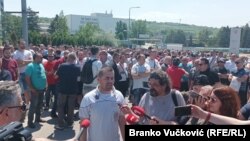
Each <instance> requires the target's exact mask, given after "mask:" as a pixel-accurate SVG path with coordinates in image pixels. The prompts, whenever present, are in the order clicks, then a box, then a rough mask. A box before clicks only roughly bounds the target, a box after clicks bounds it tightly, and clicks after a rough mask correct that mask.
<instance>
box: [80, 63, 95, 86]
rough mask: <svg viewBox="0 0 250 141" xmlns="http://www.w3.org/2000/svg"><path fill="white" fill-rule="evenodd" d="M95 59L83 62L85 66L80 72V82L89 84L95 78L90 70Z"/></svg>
mask: <svg viewBox="0 0 250 141" xmlns="http://www.w3.org/2000/svg"><path fill="white" fill-rule="evenodd" d="M96 60H97V59H93V60H91V59H87V61H86V62H85V64H84V65H83V67H82V71H81V81H82V82H83V83H84V84H91V83H92V82H93V81H94V80H95V78H96V76H94V75H93V70H92V64H93V62H95V61H96Z"/></svg>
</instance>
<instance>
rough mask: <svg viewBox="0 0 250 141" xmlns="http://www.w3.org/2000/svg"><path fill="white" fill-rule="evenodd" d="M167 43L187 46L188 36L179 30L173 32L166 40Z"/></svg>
mask: <svg viewBox="0 0 250 141" xmlns="http://www.w3.org/2000/svg"><path fill="white" fill-rule="evenodd" d="M165 42H166V43H179V44H184V45H185V44H186V36H185V33H184V31H182V30H178V31H174V30H171V31H170V32H169V33H168V35H167V36H166V39H165Z"/></svg>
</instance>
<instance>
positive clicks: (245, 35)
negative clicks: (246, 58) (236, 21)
mask: <svg viewBox="0 0 250 141" xmlns="http://www.w3.org/2000/svg"><path fill="white" fill-rule="evenodd" d="M241 47H242V48H250V28H249V25H248V24H246V25H245V26H244V27H242V29H241Z"/></svg>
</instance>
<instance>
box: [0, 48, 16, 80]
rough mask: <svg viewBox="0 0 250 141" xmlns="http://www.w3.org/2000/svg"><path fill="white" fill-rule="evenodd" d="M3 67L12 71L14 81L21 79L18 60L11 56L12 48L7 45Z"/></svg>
mask: <svg viewBox="0 0 250 141" xmlns="http://www.w3.org/2000/svg"><path fill="white" fill-rule="evenodd" d="M2 61H3V62H2V63H3V64H2V68H3V69H5V70H8V71H9V72H10V73H11V77H12V80H13V81H16V80H18V79H19V73H18V65H17V62H16V60H14V59H12V58H11V48H10V47H8V46H6V47H5V48H4V49H3V60H2Z"/></svg>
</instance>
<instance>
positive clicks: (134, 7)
mask: <svg viewBox="0 0 250 141" xmlns="http://www.w3.org/2000/svg"><path fill="white" fill-rule="evenodd" d="M133 8H140V7H139V6H136V7H129V13H128V35H127V37H128V43H129V34H130V11H131V9H133Z"/></svg>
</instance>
